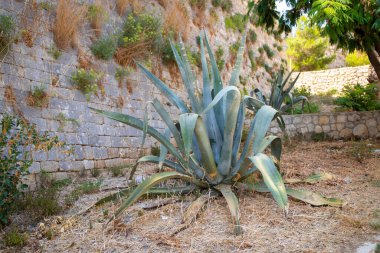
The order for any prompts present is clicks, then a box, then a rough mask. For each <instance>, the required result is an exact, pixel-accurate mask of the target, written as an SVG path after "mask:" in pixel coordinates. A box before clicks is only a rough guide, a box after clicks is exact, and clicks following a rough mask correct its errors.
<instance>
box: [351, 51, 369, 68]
mask: <svg viewBox="0 0 380 253" xmlns="http://www.w3.org/2000/svg"><path fill="white" fill-rule="evenodd" d="M369 64H370V62H369V59H368V55H367V54H365V53H364V52H361V51H358V50H355V51H354V52H352V53H349V54H348V55H347V56H346V66H348V67H356V66H363V65H369Z"/></svg>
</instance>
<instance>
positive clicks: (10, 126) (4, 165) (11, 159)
mask: <svg viewBox="0 0 380 253" xmlns="http://www.w3.org/2000/svg"><path fill="white" fill-rule="evenodd" d="M0 123H1V125H0V126H1V133H2V134H1V135H0V158H1V162H0V193H1V194H0V225H4V224H8V223H9V222H10V220H9V214H10V211H11V210H12V208H13V207H14V203H15V200H16V199H18V198H19V197H20V189H25V188H27V185H25V184H20V180H21V178H22V176H23V175H25V174H27V173H28V168H29V167H30V166H31V165H32V162H33V160H32V158H31V153H32V152H34V151H47V150H50V149H51V148H53V147H59V146H62V145H63V143H61V142H59V141H58V138H57V137H50V136H49V135H48V134H47V133H43V134H39V133H38V131H37V130H36V128H35V126H34V125H31V124H29V123H28V122H27V121H26V120H24V119H19V118H17V117H14V116H11V115H7V114H5V115H4V116H3V118H2V119H1V122H0ZM26 147H28V148H29V149H30V150H29V151H26ZM19 184H20V185H19Z"/></svg>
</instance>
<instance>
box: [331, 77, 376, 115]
mask: <svg viewBox="0 0 380 253" xmlns="http://www.w3.org/2000/svg"><path fill="white" fill-rule="evenodd" d="M376 92H377V88H376V85H375V84H371V83H370V84H367V85H363V86H362V85H360V84H355V85H345V86H344V88H343V90H342V96H340V97H338V98H337V99H336V100H335V104H337V105H339V106H341V107H342V108H346V109H349V110H353V111H372V110H379V109H380V103H379V102H378V101H377V97H376Z"/></svg>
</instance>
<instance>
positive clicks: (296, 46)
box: [286, 16, 335, 71]
mask: <svg viewBox="0 0 380 253" xmlns="http://www.w3.org/2000/svg"><path fill="white" fill-rule="evenodd" d="M286 42H287V44H288V49H287V51H286V53H287V55H288V56H289V58H290V59H291V60H292V66H293V68H294V70H296V71H311V70H320V69H324V68H326V66H327V65H328V64H329V63H331V62H332V61H333V60H334V59H335V55H333V56H326V51H327V50H328V48H329V45H330V44H329V41H328V38H326V37H323V36H322V35H321V32H320V30H319V28H318V27H317V26H315V25H314V26H313V25H311V24H310V20H308V19H307V18H306V17H304V16H302V17H301V18H300V20H299V21H298V22H297V30H296V36H295V37H289V38H288V39H287V40H286Z"/></svg>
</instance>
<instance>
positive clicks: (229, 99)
mask: <svg viewBox="0 0 380 253" xmlns="http://www.w3.org/2000/svg"><path fill="white" fill-rule="evenodd" d="M204 34H205V33H204V32H202V33H201V35H200V36H201V41H200V42H201V43H200V44H201V45H200V49H201V59H202V62H203V63H204V66H205V65H206V64H207V63H208V61H207V58H206V52H205V46H204V44H206V49H207V53H208V56H209V60H210V61H211V64H209V66H208V67H207V68H206V67H204V68H202V80H203V86H202V87H203V92H202V93H200V92H195V80H196V79H195V76H194V74H193V73H194V72H193V71H192V70H191V68H190V65H189V64H188V61H187V57H186V50H185V46H184V45H183V44H182V43H181V44H180V50H179V51H178V50H177V49H176V48H175V47H174V48H173V50H174V53H175V54H178V57H176V58H177V59H178V61H177V64H178V66H179V68H180V69H181V70H182V72H181V74H182V75H183V80H184V85H185V88H186V91H187V96H186V97H188V98H189V103H185V101H183V100H182V99H181V98H180V97H179V96H177V94H176V93H174V92H173V91H172V90H171V89H170V88H169V87H168V86H167V85H165V84H164V83H163V82H162V81H161V80H159V79H158V78H157V77H155V76H154V75H153V74H152V73H151V72H150V71H149V70H147V69H146V68H145V67H143V66H142V65H140V64H138V67H139V68H140V70H141V71H142V72H143V73H144V74H146V75H147V77H148V78H149V79H150V80H151V81H152V83H153V84H154V85H155V87H157V88H158V89H159V90H160V91H161V92H162V94H163V95H164V96H165V97H166V98H167V99H168V101H170V103H171V104H173V105H174V106H176V107H177V108H178V109H179V111H180V115H179V119H178V121H173V120H172V119H171V116H170V114H169V113H168V111H166V110H165V107H164V106H163V104H162V103H161V102H160V101H159V100H158V99H154V100H153V102H152V106H153V107H154V109H155V110H156V111H157V113H158V114H159V115H160V117H161V118H162V120H163V122H165V125H166V127H167V128H166V129H165V131H164V133H161V132H160V131H158V130H156V129H155V128H153V127H151V126H149V125H148V120H147V118H148V115H147V114H145V117H144V121H142V120H139V119H138V118H135V117H133V116H130V115H126V114H121V113H117V112H107V111H103V110H98V109H93V111H95V112H97V113H101V114H103V115H105V116H107V117H109V118H111V119H114V120H117V121H119V122H122V123H125V124H127V125H129V126H132V127H134V128H137V129H139V130H142V131H143V138H142V143H141V147H143V145H144V141H145V138H146V136H147V135H148V134H149V135H150V136H151V137H153V138H154V139H156V140H157V141H158V142H160V144H161V147H160V152H159V156H158V152H157V154H156V156H152V155H149V156H144V157H142V158H140V159H139V160H138V162H137V164H136V167H134V169H133V170H132V172H131V175H130V179H132V178H133V175H134V171H135V170H136V168H137V165H138V164H139V163H143V162H151V163H156V164H158V165H159V167H162V166H166V167H169V168H171V169H172V171H165V172H161V173H157V174H154V175H152V176H151V177H149V178H147V179H146V180H144V181H143V182H141V183H140V184H139V185H138V186H136V187H135V188H133V189H126V190H125V191H123V192H118V193H117V194H113V195H111V196H108V197H106V198H104V199H101V200H99V201H98V202H97V204H96V205H100V204H101V203H105V202H107V201H111V200H113V199H115V197H117V196H128V197H127V198H126V199H125V201H124V202H123V203H122V204H121V206H120V208H119V209H118V210H117V211H116V212H115V214H114V215H113V216H112V218H111V220H113V219H115V218H118V217H119V216H120V215H121V213H122V212H124V211H125V210H126V209H127V208H128V207H130V206H131V205H132V204H133V203H135V202H136V201H137V200H138V199H139V198H140V197H142V196H146V194H152V193H168V192H187V193H188V192H189V191H190V192H191V191H193V190H194V189H199V190H200V191H203V190H206V192H207V195H206V197H205V196H203V195H202V196H203V198H205V199H206V201H202V196H200V197H199V198H201V199H199V198H198V200H196V202H195V203H197V202H198V203H199V202H200V203H206V202H207V200H208V199H209V190H211V193H210V194H212V196H216V195H220V196H223V197H224V198H225V199H226V201H227V206H228V208H229V209H230V213H231V216H232V218H233V222H234V228H235V229H234V232H235V234H241V233H242V228H241V226H240V222H239V203H238V199H237V197H236V195H235V193H234V192H233V188H232V186H233V185H239V186H242V187H246V188H245V189H251V190H253V189H254V190H257V191H260V192H270V193H271V194H272V196H273V197H274V199H275V201H276V202H277V204H278V205H279V207H280V208H282V209H283V210H284V211H285V212H287V209H288V197H287V193H288V192H290V194H292V196H293V197H295V198H297V199H302V200H303V201H306V202H309V201H313V205H326V204H328V205H335V206H341V201H334V202H333V201H330V200H326V199H324V198H322V197H321V196H320V195H318V200H319V202H316V201H315V194H314V195H313V193H311V192H304V191H298V190H294V189H290V188H285V186H284V182H283V180H282V178H281V175H280V173H279V172H278V169H277V168H278V166H279V164H280V163H279V162H280V156H281V149H282V145H281V139H280V138H279V137H277V136H273V135H269V136H266V133H267V130H268V128H269V127H270V124H271V122H272V120H273V119H274V118H277V116H278V111H277V110H275V109H273V108H272V107H270V106H267V105H265V104H264V103H263V102H261V101H260V100H258V99H255V98H253V97H249V96H242V95H243V94H242V93H241V92H240V90H239V89H238V88H237V87H236V85H237V83H238V77H239V76H240V72H241V65H242V62H243V52H244V46H245V38H243V39H242V42H241V45H240V49H239V51H238V54H237V58H236V65H235V66H234V68H233V72H232V74H231V79H230V81H229V85H228V86H226V87H223V81H222V79H221V76H220V72H219V71H218V69H217V65H216V61H215V58H214V55H213V51H212V49H211V47H210V45H209V42H208V38H207V36H205V38H204V37H203V35H204ZM281 83H282V82H281ZM222 100H223V101H224V102H223V103H221V102H220V101H222ZM188 105H189V106H188ZM245 109H248V110H252V111H254V112H255V118H254V120H252V121H251V122H250V128H249V132H248V136H247V137H246V141H245V143H244V145H242V143H241V136H242V132H243V126H244V122H245V115H244V114H245V113H244V112H245ZM201 115H202V116H201ZM205 122H207V123H205ZM222 136H223V138H222ZM171 137H173V138H171ZM173 141H175V144H173ZM169 153H170V155H171V156H170V157H171V158H170V160H169V159H166V157H167V155H168V154H169ZM174 161H175V162H174ZM255 172H260V173H261V175H262V179H257V180H258V181H254V180H255V178H256V177H255V176H254V173H255ZM247 178H250V179H252V181H251V182H254V183H252V184H250V185H247V184H246V181H245V179H247ZM173 179H177V180H182V181H185V182H189V184H188V185H186V186H184V187H179V188H178V189H177V188H176V189H174V188H170V187H169V188H167V187H155V186H156V185H158V184H160V185H162V182H164V181H166V180H173ZM189 187H191V188H190V190H189ZM309 196H312V198H310V197H309ZM192 205H193V204H191V205H190V206H192ZM188 211H189V210H188ZM189 212H191V208H190V211H189ZM184 216H186V214H185V215H184ZM111 220H110V221H111Z"/></svg>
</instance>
